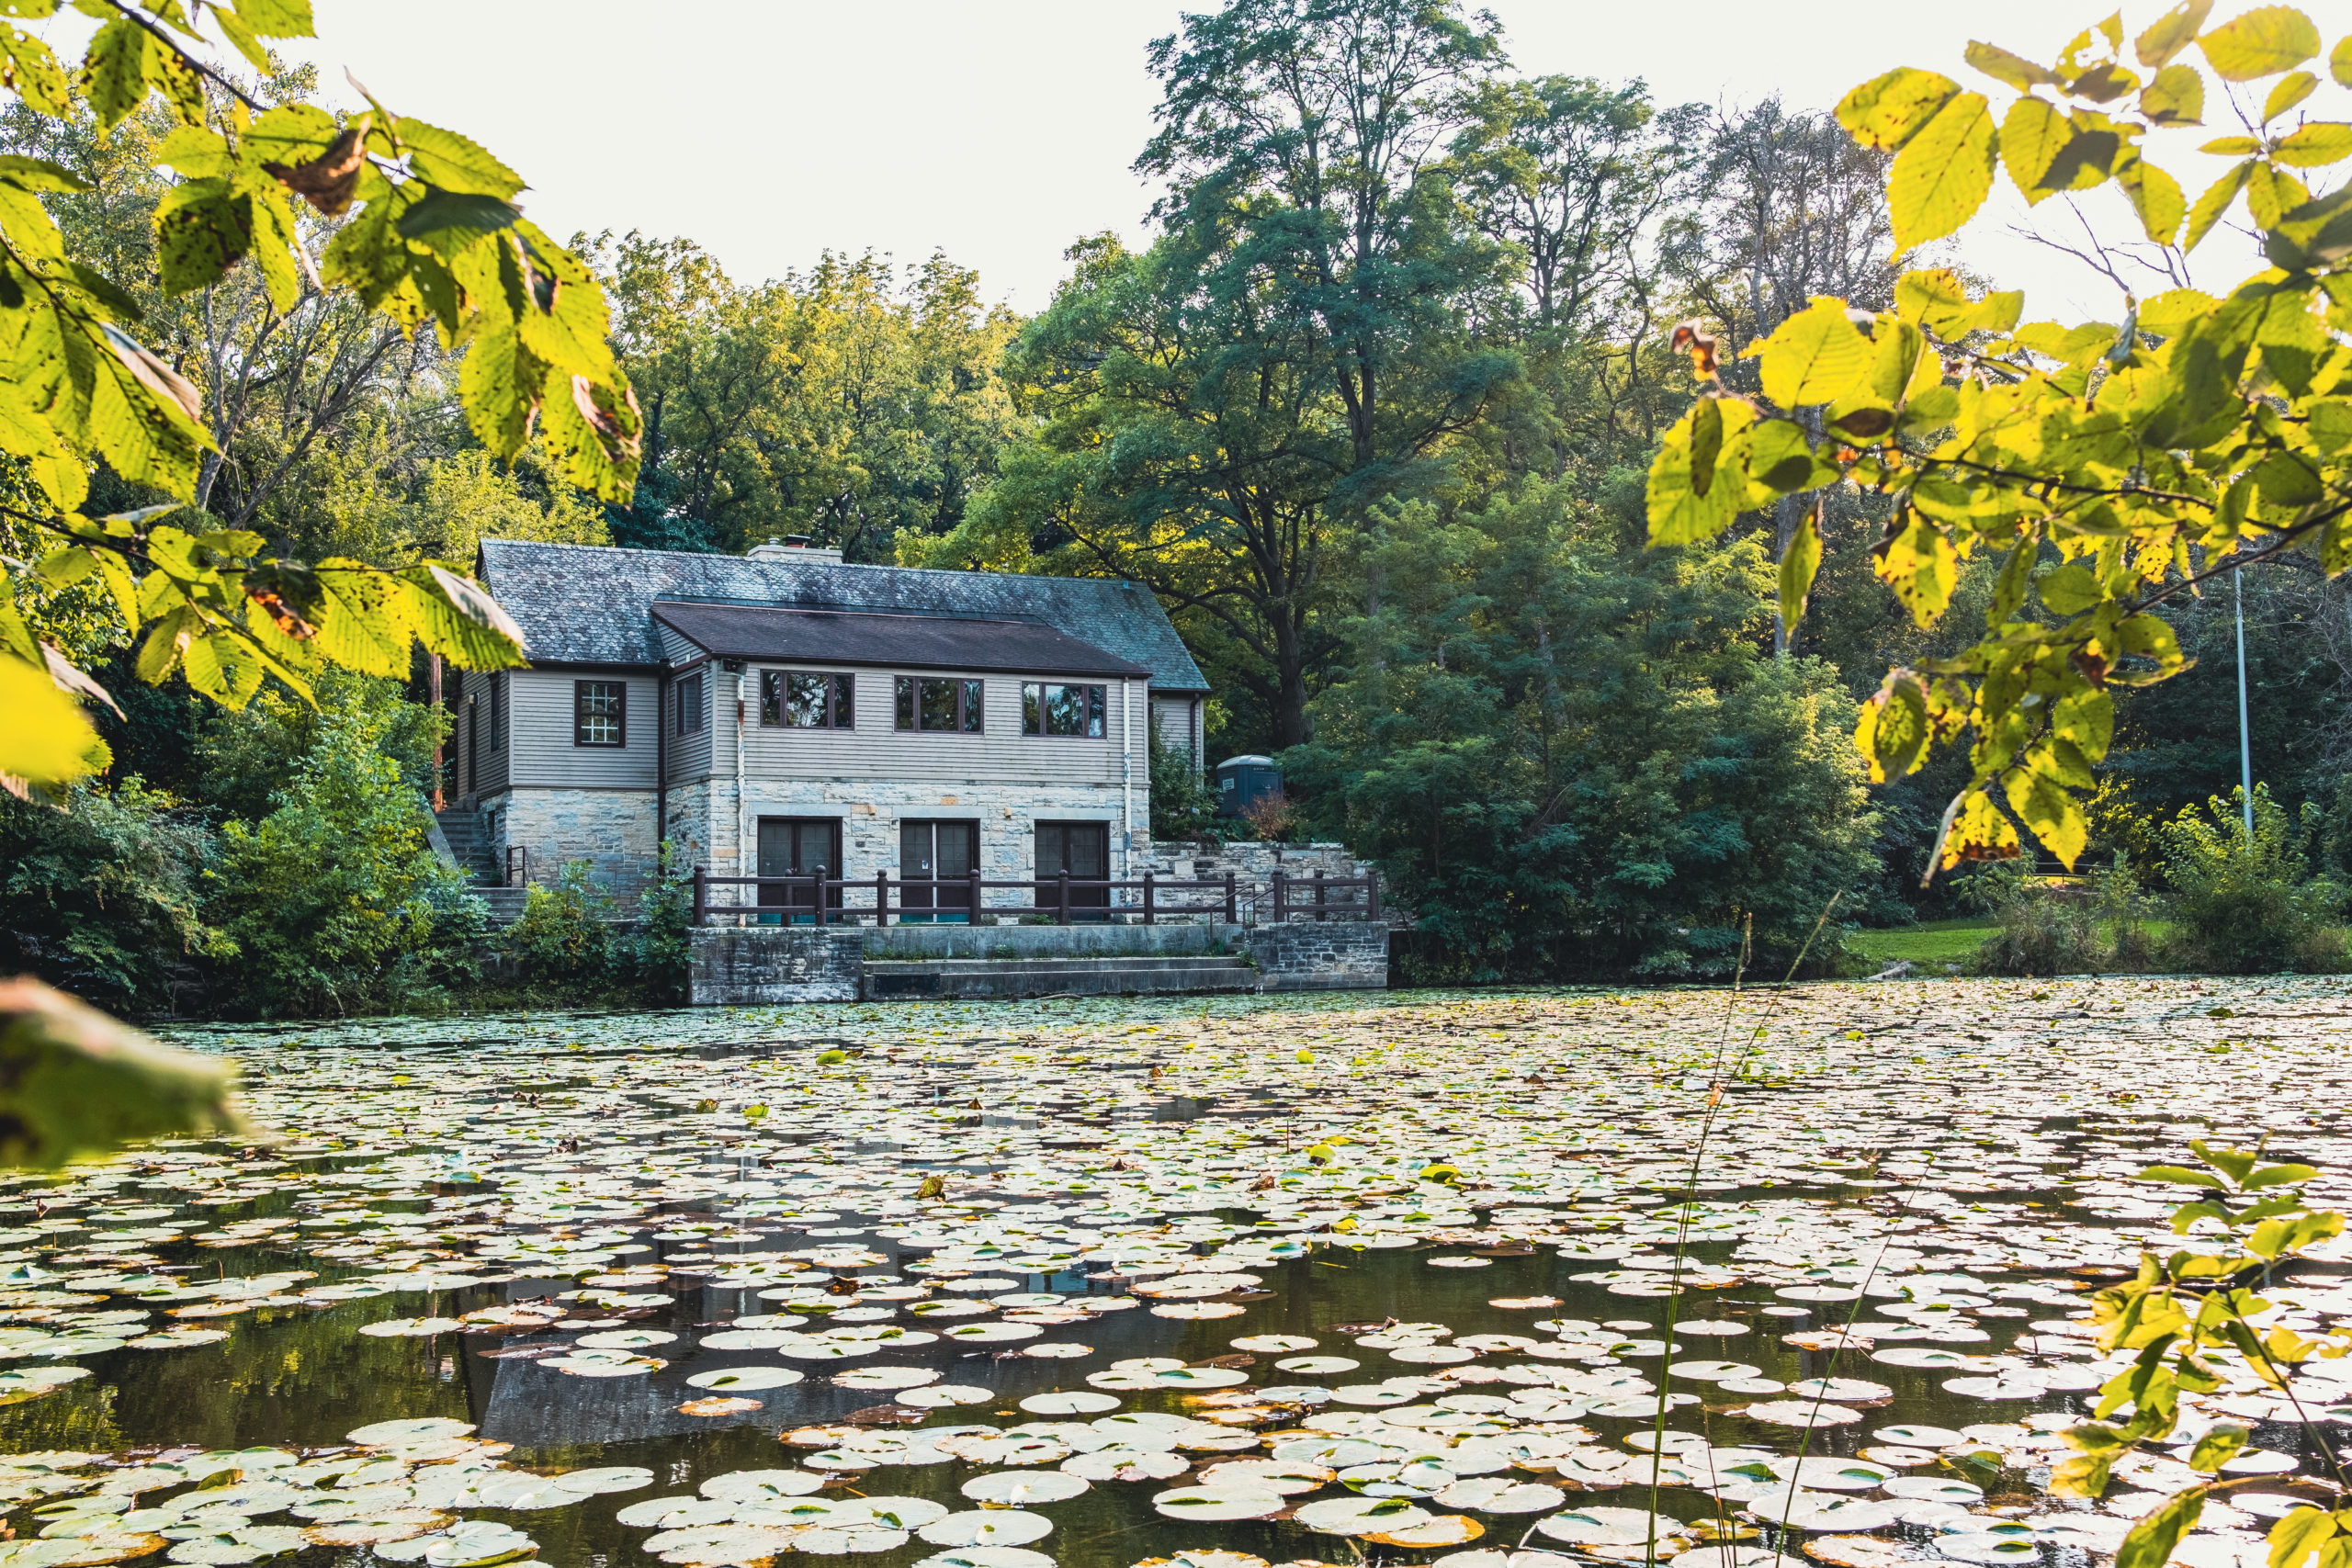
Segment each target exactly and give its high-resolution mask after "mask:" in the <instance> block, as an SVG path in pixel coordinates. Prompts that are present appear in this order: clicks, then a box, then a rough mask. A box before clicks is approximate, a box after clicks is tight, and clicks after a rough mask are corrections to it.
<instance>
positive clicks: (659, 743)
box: [653, 670, 671, 883]
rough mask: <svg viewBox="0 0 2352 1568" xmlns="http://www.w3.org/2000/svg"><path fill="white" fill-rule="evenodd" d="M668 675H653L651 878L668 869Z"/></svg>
mask: <svg viewBox="0 0 2352 1568" xmlns="http://www.w3.org/2000/svg"><path fill="white" fill-rule="evenodd" d="M670 725H671V718H670V672H669V671H667V670H656V671H653V877H654V880H655V881H656V882H657V883H658V882H660V881H661V879H662V874H664V873H665V872H667V871H668V870H669V869H670V863H669V857H668V856H666V855H664V854H663V853H662V845H664V844H665V843H667V842H668V841H669V839H670Z"/></svg>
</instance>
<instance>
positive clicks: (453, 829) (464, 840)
mask: <svg viewBox="0 0 2352 1568" xmlns="http://www.w3.org/2000/svg"><path fill="white" fill-rule="evenodd" d="M434 822H435V826H436V827H437V828H438V829H439V836H440V840H441V842H439V843H436V844H435V845H434V848H435V851H438V852H446V853H447V857H448V859H449V861H450V862H451V863H453V864H455V865H456V866H457V868H458V870H459V871H462V872H464V873H465V874H466V880H467V881H469V882H470V883H471V884H473V890H474V892H475V894H476V895H477V896H479V897H481V900H482V902H484V903H486V904H488V905H489V906H490V920H491V924H492V925H498V926H508V925H513V924H514V923H515V921H516V920H518V919H522V918H523V905H524V903H525V901H526V899H527V898H528V897H529V896H530V895H529V893H528V891H527V890H526V889H524V888H521V887H509V886H506V868H505V867H504V866H503V865H502V864H501V863H499V858H498V851H497V848H496V846H495V845H493V844H492V842H491V841H490V832H489V826H488V824H487V823H485V822H484V821H483V820H482V815H481V812H479V811H461V810H459V809H458V807H454V806H453V807H447V809H445V810H442V811H438V812H435V814H434Z"/></svg>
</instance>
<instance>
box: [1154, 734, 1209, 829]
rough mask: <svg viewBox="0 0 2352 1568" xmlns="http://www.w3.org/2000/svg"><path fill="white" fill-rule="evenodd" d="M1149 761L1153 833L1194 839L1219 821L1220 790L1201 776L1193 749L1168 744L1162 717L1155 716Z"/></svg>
mask: <svg viewBox="0 0 2352 1568" xmlns="http://www.w3.org/2000/svg"><path fill="white" fill-rule="evenodd" d="M1146 739H1147V740H1148V742H1149V751H1148V754H1147V759H1146V760H1147V761H1148V765H1149V767H1150V770H1151V771H1150V775H1149V777H1150V784H1151V836H1152V837H1153V838H1155V839H1193V838H1198V837H1200V836H1201V835H1202V834H1204V833H1206V832H1208V831H1210V830H1211V829H1214V828H1215V827H1216V825H1217V823H1216V791H1214V790H1212V789H1210V788H1209V786H1208V784H1206V783H1205V782H1204V780H1203V779H1202V777H1201V770H1200V765H1199V763H1198V762H1197V761H1194V759H1193V754H1192V753H1191V752H1190V751H1187V750H1183V749H1182V748H1181V747H1176V746H1170V745H1168V744H1166V742H1165V741H1164V740H1163V739H1162V738H1161V736H1160V733H1159V715H1158V714H1154V715H1152V716H1151V728H1150V732H1149V734H1148V736H1147V737H1146Z"/></svg>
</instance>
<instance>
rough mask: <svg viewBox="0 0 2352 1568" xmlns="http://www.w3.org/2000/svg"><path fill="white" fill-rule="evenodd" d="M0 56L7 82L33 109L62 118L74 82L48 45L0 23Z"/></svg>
mask: <svg viewBox="0 0 2352 1568" xmlns="http://www.w3.org/2000/svg"><path fill="white" fill-rule="evenodd" d="M0 56H5V57H6V71H7V75H8V81H9V84H10V85H13V86H14V87H15V88H16V89H17V96H20V97H22V98H23V99H24V100H25V102H26V103H27V104H28V105H30V106H31V107H33V108H34V109H35V110H36V111H38V112H39V113H41V114H45V115H51V116H55V117H59V118H62V117H63V116H64V115H65V114H66V113H67V112H68V111H69V109H70V107H71V106H72V103H73V93H74V88H73V83H72V81H71V80H70V79H69V78H68V77H67V76H66V74H65V68H64V67H63V66H62V65H60V64H59V63H58V62H57V56H56V54H55V53H54V52H53V51H51V49H50V47H49V45H47V44H45V43H43V42H41V40H40V39H37V38H35V37H33V36H32V35H31V34H30V33H27V32H20V31H18V30H17V28H12V27H8V26H7V25H6V24H5V23H0Z"/></svg>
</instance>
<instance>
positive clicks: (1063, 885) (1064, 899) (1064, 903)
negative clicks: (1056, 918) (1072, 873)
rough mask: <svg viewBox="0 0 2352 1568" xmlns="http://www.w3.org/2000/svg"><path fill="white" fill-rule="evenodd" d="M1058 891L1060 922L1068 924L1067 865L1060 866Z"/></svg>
mask: <svg viewBox="0 0 2352 1568" xmlns="http://www.w3.org/2000/svg"><path fill="white" fill-rule="evenodd" d="M1058 891H1059V893H1060V897H1061V922H1062V924H1064V925H1068V924H1069V867H1068V866H1064V867H1062V874H1061V878H1060V887H1059V890H1058Z"/></svg>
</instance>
